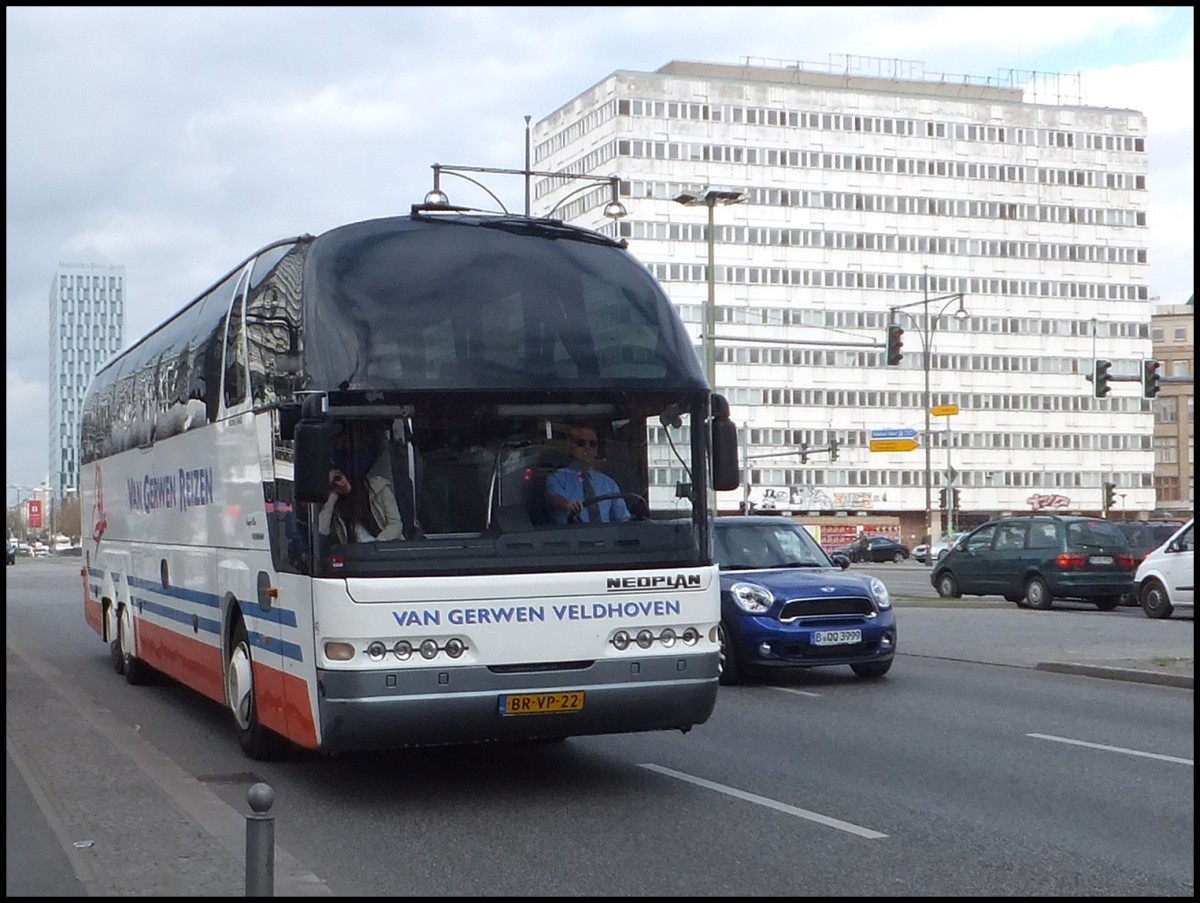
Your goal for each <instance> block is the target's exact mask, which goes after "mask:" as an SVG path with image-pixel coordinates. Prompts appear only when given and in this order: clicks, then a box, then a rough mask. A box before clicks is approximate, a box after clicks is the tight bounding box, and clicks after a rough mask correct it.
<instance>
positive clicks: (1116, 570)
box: [929, 514, 1137, 611]
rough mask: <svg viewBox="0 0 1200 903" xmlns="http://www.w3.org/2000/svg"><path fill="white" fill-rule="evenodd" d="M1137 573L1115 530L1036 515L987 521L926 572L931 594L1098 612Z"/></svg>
mask: <svg viewBox="0 0 1200 903" xmlns="http://www.w3.org/2000/svg"><path fill="white" fill-rule="evenodd" d="M1136 567H1137V562H1136V561H1135V560H1134V556H1133V553H1132V552H1130V550H1129V543H1128V542H1127V541H1126V540H1125V534H1123V533H1122V532H1121V531H1120V530H1119V529H1118V528H1117V525H1116V524H1114V523H1112V522H1110V521H1106V520H1100V519H1098V518H1094V517H1067V516H1057V515H1044V514H1035V515H1029V516H1017V517H1002V518H998V519H996V520H993V521H988V523H986V524H984V525H983V526H981V527H978V528H976V529H975V530H973V531H971V532H970V533H968V534H967V535H966V536H965V537H963V538H962V539H960V540H959V541H958V543H957V545H955V546H954V548H953V549H951V550H950V551H949V552H947V553H946V555H945V556H944V557H943V558H942V559H941V561H938V562H937V563H935V564H934V566H933V573H931V574H930V576H929V579H930V581H931V582H932V583H933V586H934V588H935V589H936V590H937V591H938V595H939V596H942V597H943V598H958V597H959V596H962V595H964V594H966V595H974V596H988V595H1000V596H1003V597H1004V598H1005V599H1007V600H1008V601H1009V602H1015V603H1017V605H1019V606H1021V607H1022V608H1042V609H1045V608H1050V607H1051V605H1053V603H1054V600H1055V599H1056V598H1059V599H1082V600H1083V601H1085V602H1092V603H1094V604H1095V605H1096V607H1097V608H1099V609H1100V610H1101V611H1110V610H1112V609H1114V608H1116V607H1117V606H1118V605H1119V604H1120V602H1121V597H1122V596H1123V595H1125V594H1126V593H1128V592H1130V591H1131V590H1132V589H1133V572H1134V570H1135V569H1136Z"/></svg>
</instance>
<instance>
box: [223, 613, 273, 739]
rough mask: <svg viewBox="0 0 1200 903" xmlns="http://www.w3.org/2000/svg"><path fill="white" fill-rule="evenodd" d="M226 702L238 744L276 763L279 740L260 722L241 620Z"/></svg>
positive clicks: (235, 636) (236, 628)
mask: <svg viewBox="0 0 1200 903" xmlns="http://www.w3.org/2000/svg"><path fill="white" fill-rule="evenodd" d="M225 699H226V701H227V703H228V705H229V709H230V711H231V712H233V721H234V725H235V726H236V727H237V734H238V743H239V744H240V745H241V747H242V751H243V752H244V753H245V754H246V755H248V756H249V757H250V758H252V759H260V760H263V759H273V758H275V757H276V756H277V755H278V753H279V746H280V743H279V738H278V737H277V735H275V734H274V733H272V732H271V731H269V730H267V728H265V727H263V726H262V725H261V724H260V723H259V721H258V702H257V700H256V699H255V697H254V659H253V657H252V655H251V652H250V635H249V634H248V633H247V632H246V623H245V622H244V621H243V620H242V619H241V617H238V619H237V621H235V622H234V626H233V646H232V648H231V649H230V650H229V659H228V661H227V662H226V664H225Z"/></svg>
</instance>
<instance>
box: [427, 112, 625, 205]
mask: <svg viewBox="0 0 1200 903" xmlns="http://www.w3.org/2000/svg"><path fill="white" fill-rule="evenodd" d="M530 140H531V139H530V132H529V117H528V116H526V117H525V168H524V169H499V168H496V167H492V166H446V165H444V164H442V163H434V164H433V189H432V190H431V191H429V192H428V193H427V194H426V195H425V206H427V207H450V206H452V205H451V204H450V198H449V197H447V196H446V193H445V192H444V191H442V173H445V174H447V175H451V176H457V177H458V178H460V179H465V180H466V181H468V182H470V183H471V184H472V185H475V186H477V187H478V188H481V189H483V191H485V192H486V193H487V194H488V195H489V196H490V197H491V199H492V200H493V201H495V202H496V203H497V205H499V207H500V209H501V210H503V211H504V212H505V213H509V212H510V211H509V209H508V208H507V207H506V206H504V202H503V201H502V200H500V198H498V197H496V195H495V193H494V192H493V191H492V190H491V189H490V188H488V187H487V186H486V185H484V184H483V183H482V182H480V181H479V180H477V179H473V178H471V177H470V176H468V175H467V173H469V172H478V173H489V174H491V175H502V176H524V177H525V215H526V216H531V215H532V214H531V212H530V205H531V195H530V184H531V181H530V180H531V179H532V178H533V177H534V176H542V177H543V178H547V179H565V180H567V181H575V180H582V181H585V182H593V183H603V184H607V185H608V186H609V188H610V190H611V195H610V197H609V201H608V203H607V204H605V205H604V215H605V216H607V217H608V218H609V219H620V218H621V217H623V216H625V215H626V213H627V211H626V210H625V205H624V204H622V203H621V179H620V177H619V176H597V175H592V174H591V173H586V172H542V171H540V170H536V169H532V168H530V164H531V162H532V160H531V154H532V148H531V144H530ZM590 187H592V186H589V185H583V186H581V187H579V188H576V189H575V190H574V191H572V192H570V193H569V194H567V196H566V197H564V198H562V199H561V200H560V201H559V202H558V203H557V204H555V205H554V206H553V207H552V208H550V211H549V212H548V213H547V214H546V216H547V217H548V216H550V214H551V213H553V212H554V211H555V210H557V209H558V208H559V207H561V206H562V205H563V204H564V203H566V202H567V201H568V200H570V199H571V198H573V197H574V196H575V195H577V194H580V193H582V192H584V191H586V190H588V188H590Z"/></svg>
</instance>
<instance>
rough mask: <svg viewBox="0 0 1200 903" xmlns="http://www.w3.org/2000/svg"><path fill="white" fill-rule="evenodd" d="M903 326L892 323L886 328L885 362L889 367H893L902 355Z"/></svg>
mask: <svg viewBox="0 0 1200 903" xmlns="http://www.w3.org/2000/svg"><path fill="white" fill-rule="evenodd" d="M903 348H904V327H903V326H900V325H899V324H898V323H893V324H891V325H890V326H888V328H887V362H888V366H889V367H895V366H896V365H897V364H899V363H900V358H902V357H904V352H903V350H902V349H903Z"/></svg>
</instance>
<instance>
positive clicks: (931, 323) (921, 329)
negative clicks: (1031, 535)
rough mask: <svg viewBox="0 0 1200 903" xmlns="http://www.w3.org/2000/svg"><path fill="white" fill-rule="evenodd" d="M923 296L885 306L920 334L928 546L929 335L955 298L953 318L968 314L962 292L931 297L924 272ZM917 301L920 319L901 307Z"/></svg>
mask: <svg viewBox="0 0 1200 903" xmlns="http://www.w3.org/2000/svg"><path fill="white" fill-rule="evenodd" d="M924 295H925V297H923V298H922V299H921V300H920V301H910V302H909V303H908V304H896V305H893V306H892V307H889V308H888V312H889V314H890V319H891V321H893V322H894V321H895V318H896V314H897V313H905V314H907V315H908V316H909V317H911V318H912V320H913V322H915V323H916V324H917V330H916V331H917V335H919V336H920V337H921V358H922V367H923V369H924V371H925V394H924V401H925V524H926V528H927V529H928V531H929V545H930V546H932V545H933V544H934V542H935V541H936V537H935V536H934V523H933V457H932V450H931V449H930V445H931V444H932V434H931V432H930V423H929V418H930V415H931V414H932V410H931V408H932V401H933V396H932V395H931V394H930V390H929V370H930V365H931V360H930V359H931V357H932V350H933V335H934V333H935V332H937V324H938V321H939V320H940V319H941V317H942V314H944V313H945V312H946V311H947V310H948V309H949V308H950V305H951V304H953V303H954V302H955V301H957V302H958V310H956V311H955V312H954V318H955V319H956V320H965V319H966V318H967V317H968V316H970V314H968V313H967V309H966V306H965V301H964V298H963V294H962V292H956V293H955V294H953V295H938V296H937V297H934V298H931V297H929V274H928V273H926V274H925V279H924ZM939 301H945V302H946V303H945V304H943V305H942V307H941V309H940V310H939V311H938V312H937V314H936V315H934V316H933V317H930V316H929V305H930V304H936V303H938V302H939ZM918 304H920V305H921V307H922V318H921V319H920V320H918V319H917V318H916V317H915V316H913V314H912V313H911V312H910V311H908V310H905V308H908V307H916V306H917V305H918ZM949 454H950V449H949V447H947V449H946V455H947V458H946V470H947V476H949V469H950V463H949V462H950V459H949ZM950 489H951V487H950V486H949V483H948V482H947V486H946V491H947V494H949V492H950ZM926 564H928V565H932V564H933V561H932V559H931V558H930V556H928V555H927V556H926Z"/></svg>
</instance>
